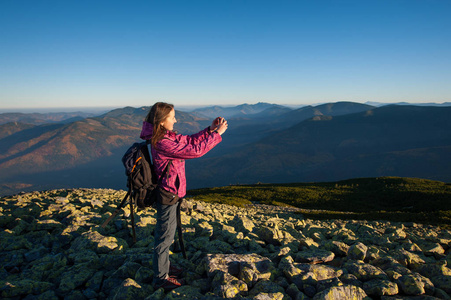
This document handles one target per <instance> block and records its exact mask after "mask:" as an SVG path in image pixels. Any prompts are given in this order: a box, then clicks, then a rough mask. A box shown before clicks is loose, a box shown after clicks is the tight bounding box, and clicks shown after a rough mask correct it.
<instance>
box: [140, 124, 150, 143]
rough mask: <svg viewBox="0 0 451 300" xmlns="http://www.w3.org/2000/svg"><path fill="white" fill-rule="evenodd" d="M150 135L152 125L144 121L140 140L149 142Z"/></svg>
mask: <svg viewBox="0 0 451 300" xmlns="http://www.w3.org/2000/svg"><path fill="white" fill-rule="evenodd" d="M152 134H153V125H152V124H150V123H148V122H146V121H144V122H143V128H142V130H141V135H140V138H141V139H143V140H150V139H151V138H152Z"/></svg>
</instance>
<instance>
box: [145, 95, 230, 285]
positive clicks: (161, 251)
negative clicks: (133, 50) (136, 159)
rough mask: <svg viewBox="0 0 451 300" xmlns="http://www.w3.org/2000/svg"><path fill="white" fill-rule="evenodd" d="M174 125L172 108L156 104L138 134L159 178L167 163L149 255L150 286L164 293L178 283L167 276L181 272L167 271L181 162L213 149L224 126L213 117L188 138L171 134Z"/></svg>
mask: <svg viewBox="0 0 451 300" xmlns="http://www.w3.org/2000/svg"><path fill="white" fill-rule="evenodd" d="M176 122H177V120H176V118H175V110H174V106H173V105H172V104H167V103H162V102H158V103H155V104H154V105H153V106H152V108H151V109H150V112H149V113H148V115H147V117H146V119H145V121H144V122H143V127H142V131H141V138H142V139H144V140H150V143H151V146H152V151H151V152H152V158H153V163H154V166H155V172H156V175H157V176H158V177H160V176H162V174H163V172H165V169H166V167H167V166H168V164H169V163H170V165H169V167H168V168H167V170H166V173H165V174H164V177H163V178H162V180H161V184H160V186H159V197H158V201H157V204H156V207H157V224H156V227H155V242H154V254H153V268H154V273H155V278H154V285H155V287H156V288H160V287H163V288H164V289H165V290H170V289H173V288H177V287H179V286H181V284H182V283H181V282H180V281H178V280H177V279H176V278H174V277H171V276H170V275H173V274H171V273H181V272H180V271H181V270H179V269H178V270H177V268H175V267H173V266H172V268H171V266H170V263H169V247H170V246H171V244H172V241H173V240H174V236H175V230H176V225H177V221H176V211H177V205H179V202H178V200H179V199H180V198H182V197H184V196H185V194H186V178H185V159H191V158H196V157H201V156H202V155H204V154H205V153H207V152H208V151H210V150H211V149H213V147H215V146H216V145H217V144H219V143H220V142H221V140H222V138H221V135H222V134H223V133H224V132H225V131H226V130H227V127H228V125H227V121H226V120H224V118H216V119H215V120H214V121H213V122H212V124H211V126H209V127H207V128H206V129H204V130H202V131H200V132H198V133H196V134H194V135H191V136H189V135H181V134H176V133H175V132H174V131H173V130H174V124H175V123H176ZM170 270H172V272H170Z"/></svg>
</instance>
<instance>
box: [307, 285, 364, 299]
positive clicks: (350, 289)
mask: <svg viewBox="0 0 451 300" xmlns="http://www.w3.org/2000/svg"><path fill="white" fill-rule="evenodd" d="M337 299H359V300H361V299H365V300H367V299H368V300H371V298H369V297H368V296H367V295H366V293H365V291H364V290H362V289H361V288H359V287H357V286H353V285H344V286H334V287H331V288H329V289H327V290H324V291H322V292H321V293H318V294H316V295H315V296H314V297H313V300H337Z"/></svg>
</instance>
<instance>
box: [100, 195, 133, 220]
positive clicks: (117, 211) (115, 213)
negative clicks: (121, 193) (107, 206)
mask: <svg viewBox="0 0 451 300" xmlns="http://www.w3.org/2000/svg"><path fill="white" fill-rule="evenodd" d="M130 192H131V191H130V189H128V192H127V194H126V195H125V197H124V199H122V201H121V203H119V205H118V206H117V208H116V210H115V211H114V212H113V214H112V215H111V216H110V217H109V218H108V219H106V221H105V222H103V224H102V226H101V227H102V228H105V227H106V226H107V225H108V223H110V221H111V220H113V218H114V217H115V216H116V215H117V214H118V213H119V212H120V211H121V209H122V207H123V206H124V205H125V201H127V198H128V197H129V196H130Z"/></svg>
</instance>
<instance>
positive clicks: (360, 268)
mask: <svg viewBox="0 0 451 300" xmlns="http://www.w3.org/2000/svg"><path fill="white" fill-rule="evenodd" d="M343 267H344V268H345V269H347V270H348V272H349V273H350V274H353V275H354V276H356V277H357V279H358V280H360V281H368V280H372V279H388V277H387V274H386V273H385V272H384V271H382V270H381V269H380V268H378V267H375V266H373V265H371V264H366V263H363V262H359V261H348V262H347V263H346V264H345V265H344V266H343Z"/></svg>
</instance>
